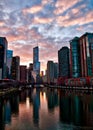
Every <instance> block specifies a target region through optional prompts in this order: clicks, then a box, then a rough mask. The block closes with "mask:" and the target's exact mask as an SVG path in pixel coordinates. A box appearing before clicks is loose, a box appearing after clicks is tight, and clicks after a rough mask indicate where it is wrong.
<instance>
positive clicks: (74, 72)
mask: <svg viewBox="0 0 93 130" xmlns="http://www.w3.org/2000/svg"><path fill="white" fill-rule="evenodd" d="M80 62H81V59H80V45H79V38H78V37H75V38H74V39H72V40H71V41H70V72H71V74H70V75H71V77H73V78H77V77H80V76H81V63H80Z"/></svg>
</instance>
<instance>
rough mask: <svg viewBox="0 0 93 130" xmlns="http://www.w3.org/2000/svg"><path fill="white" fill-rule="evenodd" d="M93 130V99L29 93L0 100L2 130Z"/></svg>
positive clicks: (42, 91)
mask: <svg viewBox="0 0 93 130" xmlns="http://www.w3.org/2000/svg"><path fill="white" fill-rule="evenodd" d="M81 128H82V129H85V130H89V129H93V95H92V94H85V93H83V94H82V93H77V92H75V93H74V92H70V91H62V90H56V89H54V90H53V89H52V90H51V89H45V88H44V89H30V90H23V91H22V92H20V93H18V94H13V95H9V96H7V97H2V98H0V130H64V129H65V130H68V129H69V130H70V129H71V130H74V129H75V130H76V129H77V130H79V129H81Z"/></svg>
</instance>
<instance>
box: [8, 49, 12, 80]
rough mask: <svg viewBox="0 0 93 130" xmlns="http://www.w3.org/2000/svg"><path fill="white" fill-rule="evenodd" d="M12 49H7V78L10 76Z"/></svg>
mask: <svg viewBox="0 0 93 130" xmlns="http://www.w3.org/2000/svg"><path fill="white" fill-rule="evenodd" d="M12 57H13V51H12V50H7V68H8V70H9V71H8V78H11V66H12Z"/></svg>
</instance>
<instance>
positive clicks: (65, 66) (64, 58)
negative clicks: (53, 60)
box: [58, 47, 70, 78]
mask: <svg viewBox="0 0 93 130" xmlns="http://www.w3.org/2000/svg"><path fill="white" fill-rule="evenodd" d="M69 61H70V59H69V48H68V47H62V48H61V49H60V50H59V51H58V62H59V77H63V78H67V77H69V76H70V62H69Z"/></svg>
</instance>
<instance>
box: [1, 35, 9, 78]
mask: <svg viewBox="0 0 93 130" xmlns="http://www.w3.org/2000/svg"><path fill="white" fill-rule="evenodd" d="M7 44H8V42H7V40H6V38H5V37H0V79H3V78H6V62H7Z"/></svg>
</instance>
